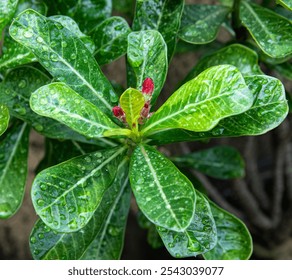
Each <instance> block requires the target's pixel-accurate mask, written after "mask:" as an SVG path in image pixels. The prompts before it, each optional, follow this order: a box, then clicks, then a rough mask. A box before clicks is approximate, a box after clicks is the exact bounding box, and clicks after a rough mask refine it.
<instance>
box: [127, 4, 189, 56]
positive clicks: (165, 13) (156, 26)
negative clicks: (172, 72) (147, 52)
mask: <svg viewBox="0 0 292 280" xmlns="http://www.w3.org/2000/svg"><path fill="white" fill-rule="evenodd" d="M183 7H184V1H182V0H163V1H161V0H150V1H143V0H138V1H136V11H135V17H134V21H133V30H134V31H140V30H157V31H159V32H160V33H161V35H162V36H163V39H164V41H165V43H166V45H167V55H168V61H170V60H171V58H172V56H173V54H174V51H175V46H176V40H177V32H178V30H179V26H180V20H181V15H182V12H183Z"/></svg>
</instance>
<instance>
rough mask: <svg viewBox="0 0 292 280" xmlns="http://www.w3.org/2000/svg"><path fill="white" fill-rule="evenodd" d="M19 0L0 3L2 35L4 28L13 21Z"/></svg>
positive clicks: (3, 0) (6, 0) (0, 29)
mask: <svg viewBox="0 0 292 280" xmlns="http://www.w3.org/2000/svg"><path fill="white" fill-rule="evenodd" d="M17 4H18V0H1V1H0V12H1V17H0V34H1V33H2V30H3V28H4V27H5V26H6V25H7V24H8V23H9V21H10V20H11V19H12V17H13V15H14V13H15V11H16V7H17Z"/></svg>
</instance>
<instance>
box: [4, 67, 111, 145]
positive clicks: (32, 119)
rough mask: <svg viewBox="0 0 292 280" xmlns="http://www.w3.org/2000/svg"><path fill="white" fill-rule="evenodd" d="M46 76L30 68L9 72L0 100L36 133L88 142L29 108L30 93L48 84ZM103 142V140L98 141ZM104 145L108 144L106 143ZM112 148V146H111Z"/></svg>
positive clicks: (13, 114) (11, 112)
mask: <svg viewBox="0 0 292 280" xmlns="http://www.w3.org/2000/svg"><path fill="white" fill-rule="evenodd" d="M49 81H50V80H49V78H48V76H46V75H45V74H44V73H42V72H40V71H39V70H37V69H35V68H32V67H22V68H16V69H14V70H12V71H10V72H9V73H8V74H7V76H6V77H5V80H4V81H3V82H2V83H0V90H1V92H2V95H1V100H2V102H3V103H5V104H6V106H7V107H8V108H9V111H10V114H11V115H12V116H14V117H16V118H18V119H21V120H23V121H25V122H27V123H28V124H29V125H31V126H32V127H33V128H34V129H35V130H36V131H37V132H39V133H41V134H43V135H45V136H47V137H51V138H58V139H72V140H78V141H81V142H90V141H92V140H88V139H86V138H85V137H84V136H83V135H80V134H78V133H76V132H75V131H73V130H71V129H69V128H68V127H67V126H65V125H63V124H61V123H59V122H57V121H55V120H52V119H50V118H45V117H42V116H40V115H37V114H36V113H35V112H33V111H32V110H31V108H30V106H29V98H30V96H31V93H32V92H33V91H35V90H36V89H38V88H39V87H41V86H43V85H44V84H47V83H48V82H49ZM102 140H103V142H105V140H104V139H99V140H98V143H100V141H102ZM106 142H107V143H104V144H105V145H107V144H109V141H106ZM111 146H113V145H111Z"/></svg>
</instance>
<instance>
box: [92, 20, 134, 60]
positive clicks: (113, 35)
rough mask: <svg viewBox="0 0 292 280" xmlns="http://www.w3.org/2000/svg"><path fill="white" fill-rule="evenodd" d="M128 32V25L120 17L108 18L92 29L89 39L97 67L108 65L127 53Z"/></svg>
mask: <svg viewBox="0 0 292 280" xmlns="http://www.w3.org/2000/svg"><path fill="white" fill-rule="evenodd" d="M130 32H131V29H130V27H129V25H128V23H127V22H126V20H125V19H123V18H121V17H110V18H108V19H106V20H104V21H103V22H102V23H101V24H99V25H98V26H97V27H96V28H94V29H93V31H92V32H91V38H92V40H93V41H94V43H95V51H94V56H95V58H96V60H97V62H98V64H99V65H104V64H107V63H110V62H112V61H114V60H116V59H117V58H119V57H120V56H122V55H124V54H125V53H126V52H127V46H128V35H129V33H130Z"/></svg>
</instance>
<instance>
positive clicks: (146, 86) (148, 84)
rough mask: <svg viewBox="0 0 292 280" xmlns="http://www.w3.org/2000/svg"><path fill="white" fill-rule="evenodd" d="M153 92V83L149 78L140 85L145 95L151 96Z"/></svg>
mask: <svg viewBox="0 0 292 280" xmlns="http://www.w3.org/2000/svg"><path fill="white" fill-rule="evenodd" d="M153 90H154V83H153V80H152V79H151V78H146V79H145V80H144V82H143V84H142V92H143V93H145V94H152V92H153Z"/></svg>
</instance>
